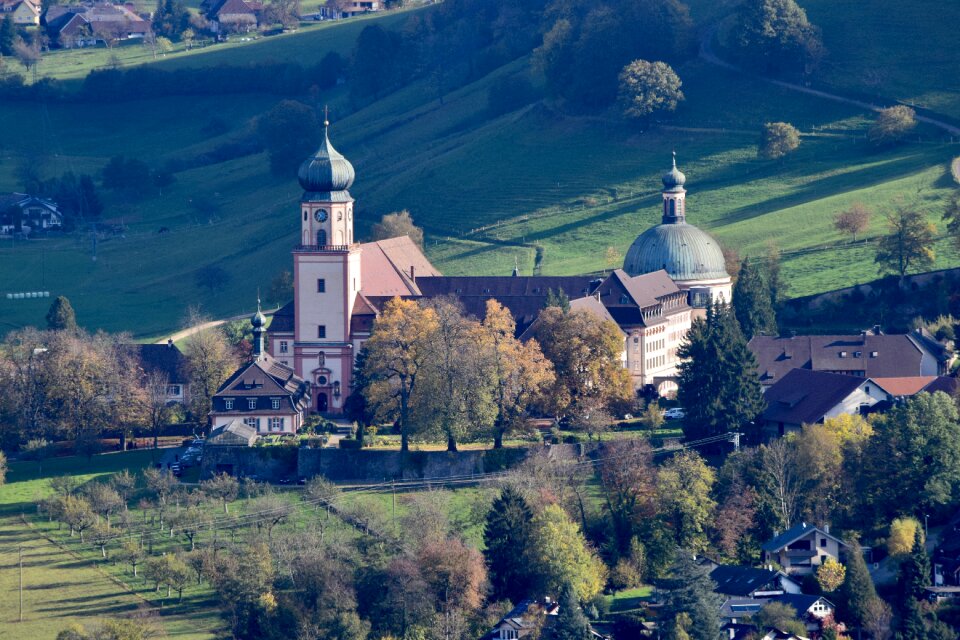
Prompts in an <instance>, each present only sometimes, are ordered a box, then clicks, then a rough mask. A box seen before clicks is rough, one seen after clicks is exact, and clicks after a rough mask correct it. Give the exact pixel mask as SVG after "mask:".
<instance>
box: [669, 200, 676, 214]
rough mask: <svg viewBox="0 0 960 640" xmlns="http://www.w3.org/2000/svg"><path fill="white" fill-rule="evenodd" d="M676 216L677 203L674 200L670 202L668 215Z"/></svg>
mask: <svg viewBox="0 0 960 640" xmlns="http://www.w3.org/2000/svg"><path fill="white" fill-rule="evenodd" d="M676 214H677V201H676V200H671V201H670V215H672V216H674V215H676Z"/></svg>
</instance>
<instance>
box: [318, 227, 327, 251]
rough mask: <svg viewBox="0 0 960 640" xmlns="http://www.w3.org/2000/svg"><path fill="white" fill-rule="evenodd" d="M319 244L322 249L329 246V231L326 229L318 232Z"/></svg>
mask: <svg viewBox="0 0 960 640" xmlns="http://www.w3.org/2000/svg"><path fill="white" fill-rule="evenodd" d="M317 244H318V245H320V246H321V247H323V246H325V245H326V244H327V231H326V229H320V230H319V231H317Z"/></svg>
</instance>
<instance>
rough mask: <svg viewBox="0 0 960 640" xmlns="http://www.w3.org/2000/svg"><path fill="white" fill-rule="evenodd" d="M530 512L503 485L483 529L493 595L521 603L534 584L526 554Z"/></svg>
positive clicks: (521, 498) (484, 551)
mask: <svg viewBox="0 0 960 640" xmlns="http://www.w3.org/2000/svg"><path fill="white" fill-rule="evenodd" d="M532 521H533V512H532V511H531V510H530V506H529V505H528V504H527V501H526V500H525V499H524V498H523V496H522V495H521V494H520V493H519V492H518V491H517V490H516V489H513V488H511V487H506V488H504V489H503V491H501V492H500V495H499V496H498V497H497V499H496V500H494V501H493V503H492V504H491V505H490V511H488V512H487V519H486V524H485V526H484V529H483V541H484V550H483V554H484V556H485V557H486V560H487V568H488V570H489V575H490V583H491V586H492V589H493V597H494V598H496V599H499V598H506V599H508V600H510V601H511V602H520V601H521V600H523V599H524V598H525V597H527V596H528V594H529V593H530V590H531V588H532V586H533V576H532V575H531V572H530V564H529V559H528V554H529V552H530V538H531V535H532V526H533V523H532Z"/></svg>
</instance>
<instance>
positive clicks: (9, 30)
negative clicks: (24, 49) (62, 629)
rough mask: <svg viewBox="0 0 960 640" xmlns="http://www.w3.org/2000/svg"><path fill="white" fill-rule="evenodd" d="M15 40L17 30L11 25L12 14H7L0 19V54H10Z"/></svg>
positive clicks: (12, 51)
mask: <svg viewBox="0 0 960 640" xmlns="http://www.w3.org/2000/svg"><path fill="white" fill-rule="evenodd" d="M16 42H17V30H16V28H15V27H14V26H13V15H12V14H9V13H8V14H7V15H6V16H4V18H3V19H2V20H0V55H2V56H12V55H13V53H14V49H13V45H14V44H16Z"/></svg>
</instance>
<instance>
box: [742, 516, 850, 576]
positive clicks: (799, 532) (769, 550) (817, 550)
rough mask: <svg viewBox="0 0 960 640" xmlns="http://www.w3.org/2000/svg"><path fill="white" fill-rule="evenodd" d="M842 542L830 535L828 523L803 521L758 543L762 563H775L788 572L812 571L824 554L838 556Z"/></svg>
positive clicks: (790, 573)
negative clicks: (821, 526)
mask: <svg viewBox="0 0 960 640" xmlns="http://www.w3.org/2000/svg"><path fill="white" fill-rule="evenodd" d="M846 546H847V545H846V543H845V542H844V541H843V540H841V539H839V538H837V537H835V536H832V535H830V527H824V528H822V529H821V528H820V527H816V526H813V525H810V524H807V523H806V522H801V523H800V524H797V525H794V526H792V527H790V528H789V529H787V530H786V531H784V532H783V533H779V534H777V535H776V536H774V537H773V538H772V539H771V540H769V541H767V542H765V543H764V544H763V545H761V547H760V549H761V551H762V552H763V562H764V563H776V564H778V565H780V567H781V568H782V569H783V571H784V572H785V573H786V574H788V575H807V574H811V573H814V572H815V571H816V570H817V568H818V567H819V566H820V565H821V564H823V563H824V562H826V561H827V559H828V558H832V559H834V560H837V561H839V560H840V553H841V549H842V548H846Z"/></svg>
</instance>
